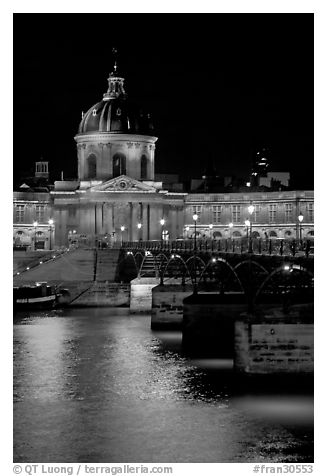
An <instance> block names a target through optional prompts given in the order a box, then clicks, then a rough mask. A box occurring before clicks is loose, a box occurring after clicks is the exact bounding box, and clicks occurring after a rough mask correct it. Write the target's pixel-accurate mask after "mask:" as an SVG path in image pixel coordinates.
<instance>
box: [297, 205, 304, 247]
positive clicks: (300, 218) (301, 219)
mask: <svg viewBox="0 0 327 476" xmlns="http://www.w3.org/2000/svg"><path fill="white" fill-rule="evenodd" d="M298 220H299V225H300V244H301V245H302V222H303V215H302V212H300V214H299V216H298Z"/></svg>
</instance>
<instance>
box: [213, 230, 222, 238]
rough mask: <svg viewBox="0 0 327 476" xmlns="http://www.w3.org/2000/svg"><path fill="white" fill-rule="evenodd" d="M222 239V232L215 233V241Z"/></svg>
mask: <svg viewBox="0 0 327 476" xmlns="http://www.w3.org/2000/svg"><path fill="white" fill-rule="evenodd" d="M220 238H222V234H221V233H220V231H214V233H213V239H214V240H218V239H220Z"/></svg>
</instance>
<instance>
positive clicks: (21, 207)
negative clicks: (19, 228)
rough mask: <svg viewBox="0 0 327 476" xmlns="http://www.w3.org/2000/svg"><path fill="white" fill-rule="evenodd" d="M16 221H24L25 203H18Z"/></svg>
mask: <svg viewBox="0 0 327 476" xmlns="http://www.w3.org/2000/svg"><path fill="white" fill-rule="evenodd" d="M15 215H16V216H15V218H16V223H23V222H24V216H25V205H16V213H15Z"/></svg>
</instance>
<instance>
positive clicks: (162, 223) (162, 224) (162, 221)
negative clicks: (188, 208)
mask: <svg viewBox="0 0 327 476" xmlns="http://www.w3.org/2000/svg"><path fill="white" fill-rule="evenodd" d="M164 224H165V220H164V219H163V218H161V220H160V225H161V249H162V247H163V227H164Z"/></svg>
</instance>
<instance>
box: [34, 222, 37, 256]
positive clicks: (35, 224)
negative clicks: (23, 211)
mask: <svg viewBox="0 0 327 476" xmlns="http://www.w3.org/2000/svg"><path fill="white" fill-rule="evenodd" d="M33 226H34V251H35V250H36V228H37V221H34V222H33Z"/></svg>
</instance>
